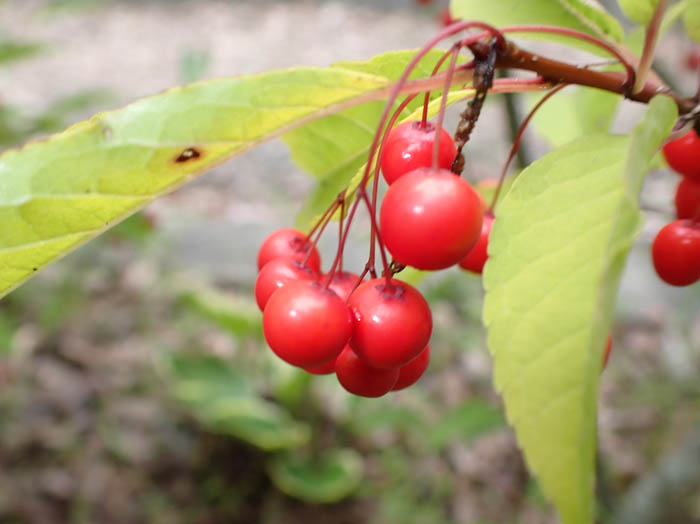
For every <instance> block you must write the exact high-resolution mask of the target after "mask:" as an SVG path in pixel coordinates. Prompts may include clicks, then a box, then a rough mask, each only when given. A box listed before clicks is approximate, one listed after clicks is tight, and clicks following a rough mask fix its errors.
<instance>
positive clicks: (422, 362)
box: [391, 346, 430, 391]
mask: <svg viewBox="0 0 700 524" xmlns="http://www.w3.org/2000/svg"><path fill="white" fill-rule="evenodd" d="M429 363H430V346H428V347H427V348H425V349H424V350H423V351H422V352H421V354H420V355H418V356H417V357H416V358H414V359H413V360H411V361H410V362H409V363H408V364H406V365H405V366H401V367H400V368H399V379H398V380H397V381H396V384H394V387H393V388H391V390H392V391H398V390H400V389H405V388H407V387H408V386H412V385H413V384H415V383H416V382H418V379H419V378H421V377H422V376H423V373H425V370H426V369H428V364H429Z"/></svg>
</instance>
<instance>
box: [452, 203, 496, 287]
mask: <svg viewBox="0 0 700 524" xmlns="http://www.w3.org/2000/svg"><path fill="white" fill-rule="evenodd" d="M492 226H493V215H491V214H490V213H486V214H485V215H484V220H483V222H482V224H481V235H480V236H479V240H477V242H476V245H475V246H474V247H473V248H472V249H471V251H469V253H467V256H466V257H464V258H463V259H462V261H461V262H460V263H459V265H460V267H461V268H462V269H466V270H467V271H471V272H472V273H478V274H481V272H482V271H483V270H484V264H486V260H487V259H488V258H489V255H488V252H487V248H488V245H489V236H490V235H491V227H492Z"/></svg>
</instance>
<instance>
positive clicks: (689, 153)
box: [651, 129, 700, 286]
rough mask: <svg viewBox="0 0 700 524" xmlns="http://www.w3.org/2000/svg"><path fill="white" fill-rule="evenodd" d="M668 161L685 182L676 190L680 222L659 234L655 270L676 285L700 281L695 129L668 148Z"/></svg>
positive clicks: (699, 144) (699, 161)
mask: <svg viewBox="0 0 700 524" xmlns="http://www.w3.org/2000/svg"><path fill="white" fill-rule="evenodd" d="M664 156H665V157H666V161H667V162H668V164H669V165H670V166H671V168H672V169H674V170H675V171H676V172H677V173H679V174H680V175H682V179H681V181H680V183H679V184H678V187H677V189H676V198H675V203H676V216H677V218H678V219H677V220H674V221H673V222H671V223H669V224H666V225H665V226H664V227H663V228H662V229H661V231H659V233H658V234H657V235H656V238H655V239H654V243H653V244H652V248H651V253H652V259H653V261H654V268H655V269H656V272H657V274H658V275H659V277H661V279H662V280H664V281H665V282H667V283H668V284H671V285H672V286H688V285H690V284H693V283H695V282H697V281H698V280H700V137H698V135H697V133H696V132H695V130H694V129H691V130H690V131H689V132H688V133H687V134H686V135H684V136H683V137H681V138H678V139H676V140H672V141H670V142H668V143H667V144H666V145H665V146H664Z"/></svg>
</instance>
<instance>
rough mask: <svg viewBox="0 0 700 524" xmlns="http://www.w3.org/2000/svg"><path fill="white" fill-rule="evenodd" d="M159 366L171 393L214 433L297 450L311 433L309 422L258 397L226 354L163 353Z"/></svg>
mask: <svg viewBox="0 0 700 524" xmlns="http://www.w3.org/2000/svg"><path fill="white" fill-rule="evenodd" d="M158 363H159V369H160V370H161V373H162V374H163V376H164V377H165V378H166V380H167V383H168V385H169V387H170V392H171V394H172V395H173V396H174V397H175V398H176V399H177V400H179V401H180V402H181V403H183V405H184V406H185V407H186V408H187V409H188V411H189V412H190V414H191V415H192V416H193V417H195V418H197V419H198V420H199V421H200V423H202V424H203V425H204V426H206V427H207V428H209V429H210V430H211V431H214V432H217V433H222V434H226V435H231V436H233V437H236V438H239V439H241V440H245V441H246V442H249V443H250V444H252V445H254V446H257V447H259V448H261V449H264V450H277V449H294V448H297V447H299V446H301V445H303V444H305V443H306V442H307V441H308V439H309V436H310V429H309V427H308V426H307V425H306V424H303V423H300V422H297V421H295V420H294V419H292V417H291V415H290V414H289V413H288V412H286V411H285V410H283V409H282V408H280V407H279V406H278V405H276V404H273V403H272V402H268V401H267V400H265V399H263V398H262V397H261V396H259V395H257V394H256V393H255V391H254V390H253V387H252V386H251V384H250V383H248V381H247V379H246V378H245V376H243V375H242V374H241V373H239V372H237V371H236V370H235V369H233V368H232V367H231V366H230V365H229V364H228V363H226V362H225V361H224V360H221V359H220V358H217V357H213V356H208V355H201V354H181V355H163V356H162V357H161V359H160V360H159V362H158Z"/></svg>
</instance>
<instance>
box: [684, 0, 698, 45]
mask: <svg viewBox="0 0 700 524" xmlns="http://www.w3.org/2000/svg"><path fill="white" fill-rule="evenodd" d="M686 4H687V6H686V8H685V14H684V15H683V23H684V24H685V30H686V31H687V32H688V35H690V37H691V38H692V39H693V40H695V41H696V42H700V0H688V1H687V2H686Z"/></svg>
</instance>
